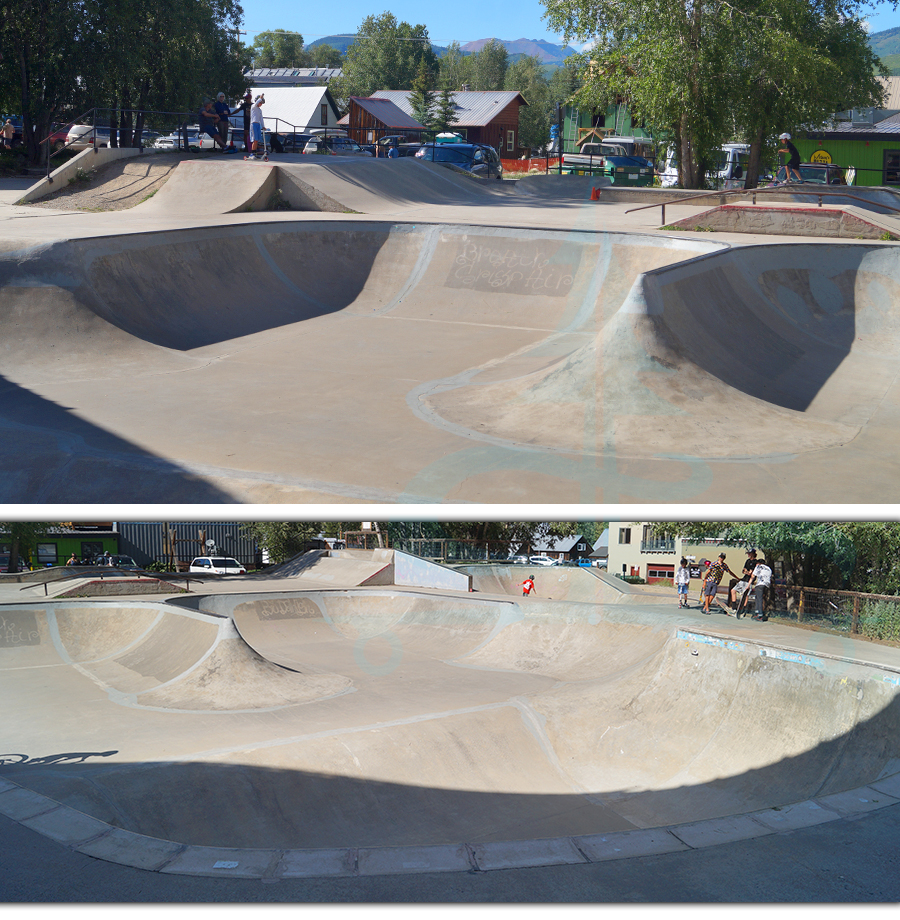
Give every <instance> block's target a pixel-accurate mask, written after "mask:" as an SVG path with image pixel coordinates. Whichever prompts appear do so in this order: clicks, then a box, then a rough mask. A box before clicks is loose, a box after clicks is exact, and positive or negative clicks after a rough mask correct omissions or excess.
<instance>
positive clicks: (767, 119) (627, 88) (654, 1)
mask: <svg viewBox="0 0 900 920" xmlns="http://www.w3.org/2000/svg"><path fill="white" fill-rule="evenodd" d="M542 2H543V3H544V4H545V6H546V7H547V14H546V18H547V19H548V20H549V22H550V23H551V25H552V26H553V27H554V28H555V29H557V30H558V31H560V32H563V33H564V34H565V36H566V38H567V39H568V38H572V37H578V38H579V39H581V40H585V41H586V40H588V39H592V40H593V45H592V47H591V48H590V50H588V51H585V52H582V53H581V55H579V56H578V58H577V61H578V65H579V69H580V73H581V76H582V78H583V85H582V87H581V89H580V90H579V91H578V93H577V99H578V101H579V103H580V104H581V105H582V106H584V107H586V108H587V107H593V108H597V107H605V106H606V105H608V104H609V103H610V102H614V101H622V102H625V103H626V104H628V105H629V106H630V107H631V110H632V114H633V116H636V117H638V118H640V119H641V120H643V121H644V122H645V123H646V124H648V125H650V126H651V127H652V129H653V130H654V131H655V133H656V134H657V136H660V135H661V134H666V135H668V136H669V137H671V138H672V141H673V146H674V147H675V149H676V153H677V157H678V171H679V184H680V185H682V186H683V187H685V188H700V187H702V186H703V184H704V181H705V175H706V172H707V168H708V167H711V166H712V164H713V163H714V162H715V159H714V158H715V151H716V150H717V149H718V148H719V147H720V145H721V144H722V143H723V142H724V141H726V140H731V139H733V138H734V135H735V133H736V132H737V133H740V134H743V133H744V132H745V131H746V132H749V133H750V135H751V137H752V139H753V140H754V143H755V145H756V146H755V150H754V156H757V153H756V151H760V150H761V148H762V143H763V140H764V139H765V138H767V137H771V134H772V132H774V131H775V130H776V129H775V127H774V126H773V123H774V122H775V121H776V120H777V122H778V123H779V126H780V127H781V129H782V130H783V129H784V127H786V126H792V125H794V126H799V125H814V124H817V123H821V122H822V121H823V120H824V119H825V118H827V116H828V115H829V114H831V113H832V112H834V111H835V110H836V108H840V107H841V106H840V105H837V101H838V99H840V101H841V103H842V104H843V105H844V106H845V107H846V106H854V105H858V104H862V105H865V104H868V103H867V101H866V100H871V99H872V98H873V89H874V87H873V80H872V73H871V67H872V64H873V63H874V58H873V55H872V53H871V51H869V50H868V49H867V46H866V44H865V42H864V41H861V40H860V39H861V38H862V24H861V22H860V15H859V14H860V13H861V11H862V10H864V9H865V8H866V7H865V3H864V2H863V0H794V2H789V0H734V2H727V3H726V2H722V0H691V2H686V0H542ZM833 88H834V91H833ZM754 168H755V167H754Z"/></svg>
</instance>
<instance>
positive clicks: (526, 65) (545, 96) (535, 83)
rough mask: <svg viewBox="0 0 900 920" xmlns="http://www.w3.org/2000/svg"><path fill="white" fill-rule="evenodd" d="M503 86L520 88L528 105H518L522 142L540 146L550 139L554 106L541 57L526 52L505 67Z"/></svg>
mask: <svg viewBox="0 0 900 920" xmlns="http://www.w3.org/2000/svg"><path fill="white" fill-rule="evenodd" d="M503 88H504V89H510V90H517V91H518V92H520V93H521V94H522V96H523V97H524V98H525V101H526V102H527V103H528V105H525V106H521V107H520V108H519V144H520V145H521V146H523V147H532V148H540V147H544V146H545V145H546V144H548V143H549V142H550V121H551V112H552V109H553V106H552V103H551V100H550V84H549V83H548V82H547V78H546V77H545V76H544V70H543V66H542V64H541V60H540V58H538V57H536V56H532V55H523V56H522V57H521V58H519V60H518V61H516V62H515V63H514V64H510V66H509V67H508V68H507V70H506V79H505V82H504V85H503Z"/></svg>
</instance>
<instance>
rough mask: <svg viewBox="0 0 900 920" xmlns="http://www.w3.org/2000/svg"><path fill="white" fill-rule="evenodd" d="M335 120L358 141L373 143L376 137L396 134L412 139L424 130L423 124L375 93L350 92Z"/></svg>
mask: <svg viewBox="0 0 900 920" xmlns="http://www.w3.org/2000/svg"><path fill="white" fill-rule="evenodd" d="M338 124H340V125H341V126H342V127H345V128H346V129H347V133H348V134H349V135H350V137H352V138H353V140H355V141H356V142H357V143H358V144H374V143H376V142H377V141H378V140H379V138H382V137H391V136H396V135H399V136H402V137H405V138H407V139H408V140H410V141H416V140H418V139H419V137H420V135H421V134H422V132H423V131H424V130H425V125H423V124H420V123H419V122H418V121H416V119H415V118H413V116H412V115H410V114H408V113H407V112H404V111H403V109H401V108H400V107H399V106H398V105H397V104H396V103H394V102H392V101H391V100H390V99H382V98H380V97H379V96H368V97H366V98H361V97H359V96H351V97H350V108H349V110H348V112H347V114H346V115H345V116H344V117H343V118H342V119H341V120H340V121H339V122H338Z"/></svg>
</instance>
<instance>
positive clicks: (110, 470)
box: [0, 375, 234, 504]
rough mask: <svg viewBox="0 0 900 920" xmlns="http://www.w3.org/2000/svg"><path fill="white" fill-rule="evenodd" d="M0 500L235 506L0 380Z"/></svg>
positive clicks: (165, 463) (174, 467)
mask: <svg viewBox="0 0 900 920" xmlns="http://www.w3.org/2000/svg"><path fill="white" fill-rule="evenodd" d="M0 432H2V436H0V469H2V470H3V475H2V476H0V501H2V502H14V503H42V502H66V503H71V502H78V503H100V504H102V503H109V502H123V501H126V502H151V503H158V502H191V503H194V502H215V503H219V502H229V503H230V502H233V501H234V498H233V497H232V496H231V495H229V494H228V493H227V492H225V491H223V490H221V489H219V488H217V487H216V486H214V485H211V484H210V483H208V482H205V481H204V480H202V479H200V478H199V477H198V476H196V475H194V474H192V473H190V472H188V471H187V470H184V469H182V468H181V467H179V466H178V464H177V463H173V462H171V461H169V460H166V459H164V458H162V457H160V456H158V455H155V454H152V453H150V452H148V451H145V450H143V449H141V448H139V447H137V446H136V445H134V444H132V443H130V442H128V441H125V440H124V439H122V438H120V437H119V436H118V435H115V434H113V433H111V432H109V431H106V430H105V429H103V428H101V427H99V426H97V425H94V424H92V423H91V422H88V421H86V420H85V419H83V418H79V417H78V416H77V415H76V414H75V413H74V411H73V410H72V409H71V408H69V407H68V406H62V405H59V404H57V403H54V402H51V401H50V400H47V399H44V398H43V397H41V396H38V395H37V394H35V393H32V392H30V391H29V390H26V389H25V388H24V387H20V386H19V385H18V384H15V383H13V382H11V381H10V380H7V379H6V378H5V377H3V376H2V375H0Z"/></svg>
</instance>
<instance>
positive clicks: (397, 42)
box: [329, 13, 438, 107]
mask: <svg viewBox="0 0 900 920" xmlns="http://www.w3.org/2000/svg"><path fill="white" fill-rule="evenodd" d="M420 65H424V66H425V68H426V70H427V71H428V72H429V73H431V74H432V75H436V74H437V73H438V59H437V55H436V54H435V53H434V50H433V49H432V47H431V41H430V39H429V38H428V29H427V28H426V27H425V26H424V25H415V26H411V25H410V24H409V23H408V22H398V21H397V18H396V16H394V14H393V13H382V14H381V15H380V16H367V17H366V18H365V19H364V20H363V21H362V24H361V25H360V27H359V28H358V29H357V36H356V38H355V39H354V41H353V44H352V45H350V47H349V48H347V54H346V57H345V60H344V67H343V74H342V76H341V78H340V79H338V80H332V81H331V83H330V84H329V89H330V90H331V93H332V95H333V96H334V97H335V99H337V100H339V104H340V105H341V106H342V107H345V106H346V104H347V99H348V98H349V97H350V96H371V95H372V93H374V92H376V91H377V90H379V89H410V88H411V87H412V85H413V83H414V82H415V79H416V75H417V74H418V72H419V67H420ZM432 85H433V78H432Z"/></svg>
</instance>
